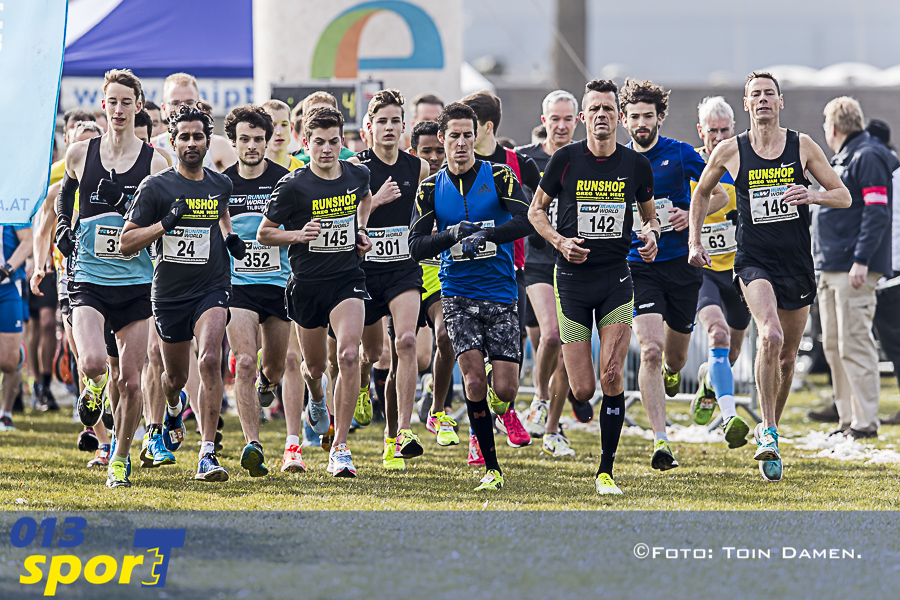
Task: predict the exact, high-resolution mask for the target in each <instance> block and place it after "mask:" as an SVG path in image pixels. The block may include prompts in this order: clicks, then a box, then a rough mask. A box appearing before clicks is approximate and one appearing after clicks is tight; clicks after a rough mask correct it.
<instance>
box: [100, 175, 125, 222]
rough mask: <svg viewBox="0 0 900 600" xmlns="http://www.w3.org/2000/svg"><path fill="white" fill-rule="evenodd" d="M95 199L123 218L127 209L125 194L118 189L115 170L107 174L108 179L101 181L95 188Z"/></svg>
mask: <svg viewBox="0 0 900 600" xmlns="http://www.w3.org/2000/svg"><path fill="white" fill-rule="evenodd" d="M97 197H98V198H100V199H101V200H103V201H104V202H106V203H107V204H109V205H110V206H111V207H113V210H115V211H116V212H117V213H119V214H120V215H122V216H123V217H124V216H125V212H126V211H127V207H126V206H125V201H126V198H125V194H123V193H122V188H120V187H119V181H118V180H117V179H116V170H115V169H113V170H112V171H110V172H109V179H101V180H100V184H99V185H98V186H97Z"/></svg>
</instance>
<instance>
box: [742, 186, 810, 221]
mask: <svg viewBox="0 0 900 600" xmlns="http://www.w3.org/2000/svg"><path fill="white" fill-rule="evenodd" d="M787 189H788V186H786V185H776V186H772V187H763V188H755V189H752V190H750V215H751V216H752V217H753V224H754V225H759V224H762V223H775V222H778V221H790V220H792V219H798V218H800V213H798V212H797V207H796V206H793V205H791V204H788V203H787V202H785V201H784V193H785V192H786V191H787Z"/></svg>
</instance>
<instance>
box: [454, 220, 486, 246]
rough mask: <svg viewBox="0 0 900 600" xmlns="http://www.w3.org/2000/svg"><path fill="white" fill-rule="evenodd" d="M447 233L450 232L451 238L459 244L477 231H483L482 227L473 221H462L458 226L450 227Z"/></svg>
mask: <svg viewBox="0 0 900 600" xmlns="http://www.w3.org/2000/svg"><path fill="white" fill-rule="evenodd" d="M447 231H449V232H450V237H452V238H453V241H454V242H458V241H460V240H461V239H463V238H466V237H469V236H470V235H472V234H473V233H475V232H476V231H481V227H480V226H479V225H476V224H475V223H472V222H471V221H460V222H459V223H457V224H456V225H453V226H452V227H448V228H447Z"/></svg>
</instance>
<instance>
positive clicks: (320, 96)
mask: <svg viewBox="0 0 900 600" xmlns="http://www.w3.org/2000/svg"><path fill="white" fill-rule="evenodd" d="M299 106H300V107H301V110H300V115H299V117H300V120H299V121H296V122H295V123H294V129H297V123H299V124H300V132H305V130H306V129H305V125H303V115H308V114H310V112H311V111H312V110H313V109H314V108H325V107H329V108H333V109H334V110H338V103H337V98H335V97H334V96H332V95H331V94H329V93H328V92H322V91H319V92H313V93H312V94H310V95H309V96H307V97H306V98H304V99H303V102H302V103H301V104H300V105H299ZM298 135H300V134H299V133H298ZM342 143H343V142H342ZM308 152H309V150H308V148H307V147H306V145H305V144H303V143H302V142H301V147H300V151H299V152H297V153H296V154H294V157H296V158H297V159H298V160H299V161H300V162H302V163H303V164H304V165H306V164H308V163H309V154H308ZM351 156H353V152H351V151H350V150H349V149H347V148H345V147H344V146H343V145H341V152H340V156H338V158H339V159H340V160H347V159H348V158H350V157H351Z"/></svg>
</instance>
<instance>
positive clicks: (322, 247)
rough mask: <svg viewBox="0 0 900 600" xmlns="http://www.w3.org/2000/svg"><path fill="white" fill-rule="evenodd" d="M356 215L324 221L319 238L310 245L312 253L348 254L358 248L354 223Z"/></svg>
mask: <svg viewBox="0 0 900 600" xmlns="http://www.w3.org/2000/svg"><path fill="white" fill-rule="evenodd" d="M354 219H356V215H355V214H354V215H349V216H347V217H340V218H336V219H322V220H321V221H320V222H319V224H320V225H321V226H322V230H321V231H320V232H319V237H317V238H316V239H314V240H313V241H311V242H310V243H309V251H310V252H346V251H347V250H352V249H353V248H354V247H356V235H355V233H356V232H355V231H354V229H353V221H354Z"/></svg>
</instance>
